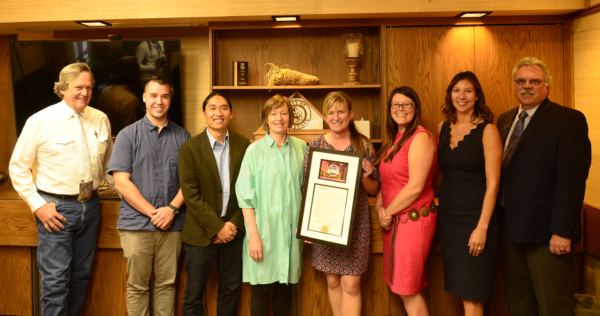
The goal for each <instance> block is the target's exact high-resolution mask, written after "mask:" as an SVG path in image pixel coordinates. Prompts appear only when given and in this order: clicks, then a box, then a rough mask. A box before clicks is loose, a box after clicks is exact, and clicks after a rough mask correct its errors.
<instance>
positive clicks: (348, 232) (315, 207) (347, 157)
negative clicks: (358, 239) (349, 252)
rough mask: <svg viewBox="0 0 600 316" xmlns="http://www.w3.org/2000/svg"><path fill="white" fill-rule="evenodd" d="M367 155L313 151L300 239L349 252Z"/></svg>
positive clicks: (298, 234) (305, 190)
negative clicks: (364, 161)
mask: <svg viewBox="0 0 600 316" xmlns="http://www.w3.org/2000/svg"><path fill="white" fill-rule="evenodd" d="M362 161H363V154H359V153H351V152H343V151H337V150H329V149H320V148H310V151H309V153H308V167H307V170H306V180H305V181H306V182H305V183H304V189H303V191H302V207H301V210H300V220H299V221H298V231H297V233H296V238H298V239H304V240H308V241H312V242H315V243H319V244H325V245H329V246H335V247H340V248H346V249H349V248H350V247H351V246H352V231H353V228H354V216H355V213H356V205H357V203H358V190H359V189H360V176H361V173H362Z"/></svg>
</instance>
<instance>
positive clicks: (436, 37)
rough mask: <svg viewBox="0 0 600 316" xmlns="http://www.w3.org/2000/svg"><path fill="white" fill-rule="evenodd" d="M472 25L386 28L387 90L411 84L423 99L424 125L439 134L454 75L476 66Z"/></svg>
mask: <svg viewBox="0 0 600 316" xmlns="http://www.w3.org/2000/svg"><path fill="white" fill-rule="evenodd" d="M473 40H474V36H473V27H411V28H403V27H392V28H388V31H387V57H386V60H387V66H386V71H387V89H388V91H389V93H391V91H392V90H393V89H395V88H398V87H401V86H409V87H411V88H413V89H414V90H415V91H416V92H417V93H418V94H419V98H420V99H421V107H422V108H421V124H422V125H423V126H424V127H425V128H427V129H428V130H429V131H431V132H432V133H433V134H434V135H435V133H436V126H437V124H438V123H439V122H441V121H443V117H442V113H441V105H442V104H443V103H444V98H445V91H446V88H447V86H448V83H450V80H451V79H452V77H454V75H456V74H457V73H459V72H461V71H467V70H471V71H472V70H473V69H474V52H473V49H474V43H473Z"/></svg>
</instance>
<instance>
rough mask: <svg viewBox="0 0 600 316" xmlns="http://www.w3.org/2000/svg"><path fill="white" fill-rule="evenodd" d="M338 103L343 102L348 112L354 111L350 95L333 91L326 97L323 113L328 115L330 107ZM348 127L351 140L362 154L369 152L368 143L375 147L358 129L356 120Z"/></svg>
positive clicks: (370, 146)
mask: <svg viewBox="0 0 600 316" xmlns="http://www.w3.org/2000/svg"><path fill="white" fill-rule="evenodd" d="M336 104H343V105H344V106H346V108H347V109H348V112H350V111H352V101H351V100H350V97H349V96H348V95H347V94H345V93H344V92H341V91H333V92H331V93H329V94H328V95H327V96H326V97H325V101H323V115H325V116H327V112H329V109H330V108H331V107H332V106H334V105H336ZM348 128H349V129H350V140H351V141H352V146H354V149H355V150H356V152H359V153H361V154H364V153H365V152H367V144H368V145H369V148H373V144H372V143H371V140H370V139H369V138H367V136H365V135H363V134H361V133H360V132H359V131H358V130H357V129H356V125H354V120H350V124H348Z"/></svg>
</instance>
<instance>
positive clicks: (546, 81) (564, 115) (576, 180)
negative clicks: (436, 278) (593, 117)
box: [497, 57, 591, 316]
mask: <svg viewBox="0 0 600 316" xmlns="http://www.w3.org/2000/svg"><path fill="white" fill-rule="evenodd" d="M513 81H514V92H515V96H516V97H517V99H518V100H519V101H520V103H521V105H520V106H519V107H516V108H514V109H511V110H509V111H507V112H505V113H503V114H502V115H501V116H500V117H499V118H498V129H499V130H500V135H501V137H502V141H503V144H504V157H503V160H502V180H501V185H500V190H499V194H498V203H497V204H498V209H499V211H500V212H501V213H504V220H503V221H504V222H503V223H502V225H503V230H502V235H503V236H502V241H503V242H502V243H503V260H504V277H505V283H506V284H505V285H506V296H507V299H508V304H509V308H510V311H511V315H513V316H520V315H561V316H562V315H574V310H573V303H574V302H573V297H574V284H573V269H572V263H573V257H572V254H571V246H572V244H571V241H572V240H573V239H576V238H577V237H578V235H579V233H578V231H579V227H580V224H579V221H580V213H581V208H582V205H583V199H584V195H585V185H586V179H587V177H588V172H589V168H590V164H591V143H590V140H589V137H588V126H587V122H586V119H585V116H584V115H583V114H582V113H581V112H579V111H576V110H573V109H569V108H566V107H562V106H560V105H558V104H556V103H554V102H551V101H550V100H549V99H548V98H547V95H548V91H549V89H550V81H551V77H550V73H549V71H548V68H547V67H546V65H544V63H543V62H542V61H541V60H539V59H536V58H534V57H527V58H523V59H522V60H520V61H519V62H518V63H517V64H516V65H515V67H514V69H513Z"/></svg>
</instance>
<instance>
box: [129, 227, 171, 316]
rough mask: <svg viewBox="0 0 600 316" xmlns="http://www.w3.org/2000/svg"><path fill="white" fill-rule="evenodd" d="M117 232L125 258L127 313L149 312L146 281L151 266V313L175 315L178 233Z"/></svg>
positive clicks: (133, 314)
mask: <svg viewBox="0 0 600 316" xmlns="http://www.w3.org/2000/svg"><path fill="white" fill-rule="evenodd" d="M119 235H120V236H121V246H122V247H123V253H124V257H125V261H127V312H128V313H129V316H137V315H140V316H147V315H149V298H150V290H149V283H150V277H151V276H152V268H153V267H154V314H155V315H156V316H172V315H174V313H175V279H176V277H177V261H178V259H179V254H180V253H181V232H164V231H131V230H119ZM153 261H154V262H153ZM153 263H154V264H153Z"/></svg>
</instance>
